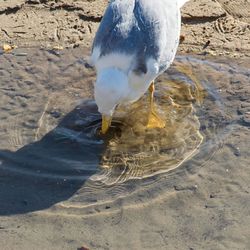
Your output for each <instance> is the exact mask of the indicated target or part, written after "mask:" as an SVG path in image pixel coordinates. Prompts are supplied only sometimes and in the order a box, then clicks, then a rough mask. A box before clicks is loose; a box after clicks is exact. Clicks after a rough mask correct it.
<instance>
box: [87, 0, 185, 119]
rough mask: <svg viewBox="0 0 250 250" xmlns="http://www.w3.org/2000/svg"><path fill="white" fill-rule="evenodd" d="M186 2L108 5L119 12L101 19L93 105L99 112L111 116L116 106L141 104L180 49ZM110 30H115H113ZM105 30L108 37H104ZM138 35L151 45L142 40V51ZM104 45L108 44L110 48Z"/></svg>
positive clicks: (140, 0)
mask: <svg viewBox="0 0 250 250" xmlns="http://www.w3.org/2000/svg"><path fill="white" fill-rule="evenodd" d="M185 2H187V0H157V1H155V0H127V1H126V2H125V1H124V0H113V1H112V2H111V3H110V4H112V7H114V6H116V9H115V11H114V12H111V11H108V12H106V13H107V15H110V16H106V18H104V19H103V20H104V21H103V23H102V24H101V30H99V33H98V34H97V37H98V39H97V42H96V43H94V47H93V52H92V56H91V63H92V65H93V66H95V68H96V71H97V80H96V83H95V100H96V103H97V106H98V110H99V112H100V113H102V114H104V115H108V116H111V115H112V114H113V112H114V110H115V108H116V106H117V105H119V104H127V103H130V102H134V101H136V100H138V99H139V98H140V97H141V96H142V95H143V94H144V93H145V92H146V91H147V89H148V88H149V86H150V83H151V82H152V81H153V80H154V79H155V78H156V77H157V76H158V75H159V74H160V73H162V72H163V71H164V70H166V69H167V68H168V67H169V66H170V64H171V63H172V61H173V60H174V57H175V54H176V51H177V47H178V41H179V35H180V26H181V16H180V8H181V6H182V5H183V4H184V3H185ZM135 7H136V8H137V9H135V10H134V8H135ZM110 10H111V9H110ZM117 20H118V21H117ZM145 20H146V21H145ZM142 23H145V25H144V26H143V24H142ZM149 24H150V25H149ZM110 27H111V28H112V27H114V28H112V30H110ZM146 29H147V30H146ZM106 30H108V31H109V33H108V34H109V35H110V36H106V34H105V32H104V31H106ZM141 30H143V31H141ZM116 32H118V33H116ZM136 32H137V33H136ZM142 32H144V33H142ZM145 34H146V36H145ZM140 35H142V36H143V37H144V38H145V40H148V41H149V42H148V43H147V42H144V41H142V40H140V39H139V42H140V43H139V44H141V46H137V45H138V44H136V41H134V40H135V39H134V37H135V38H138V37H139V36H140ZM147 38H148V39H147ZM123 39H130V40H129V41H131V44H132V45H134V47H133V46H130V45H129V46H128V43H123ZM110 41H112V43H111V42H110ZM106 42H109V43H108V45H107V46H106V44H105V43H106ZM113 44H114V48H113V47H112V45H113ZM124 44H125V45H124ZM105 46H106V47H105ZM119 46H121V47H119ZM156 48H157V49H156ZM146 50H147V52H146ZM141 67H142V68H141ZM143 67H145V70H144V68H143Z"/></svg>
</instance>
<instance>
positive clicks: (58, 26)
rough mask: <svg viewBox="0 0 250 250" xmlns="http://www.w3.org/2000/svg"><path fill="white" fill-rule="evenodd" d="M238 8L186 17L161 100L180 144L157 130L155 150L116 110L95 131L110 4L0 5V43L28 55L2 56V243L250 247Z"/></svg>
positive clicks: (245, 67) (243, 20)
mask: <svg viewBox="0 0 250 250" xmlns="http://www.w3.org/2000/svg"><path fill="white" fill-rule="evenodd" d="M236 3H239V1H230V2H228V1H218V2H214V1H206V3H205V4H204V3H203V1H200V2H199V3H198V2H195V1H191V2H190V3H188V4H187V5H186V6H185V8H184V9H183V17H184V19H183V22H184V25H183V34H185V41H184V42H183V43H182V44H181V46H180V49H179V54H178V56H177V58H176V61H175V63H174V65H173V66H172V67H171V68H170V69H169V70H168V72H167V73H165V74H164V75H163V76H161V77H160V78H159V79H158V90H157V93H156V96H157V98H158V102H157V107H158V110H159V111H160V112H162V114H163V115H164V114H166V113H168V112H170V110H172V111H173V113H170V115H169V116H166V119H168V117H172V119H170V118H169V122H170V123H171V122H174V126H173V127H174V128H177V129H176V130H171V131H170V132H171V134H173V135H174V136H175V137H174V136H173V138H174V141H175V142H176V141H177V142H178V139H179V140H180V139H182V141H180V142H179V144H178V143H176V144H174V143H173V140H171V137H169V134H167V133H166V134H164V133H162V132H160V131H156V132H155V133H156V135H154V136H155V137H159V138H161V140H159V143H160V145H158V144H157V141H156V142H155V143H152V149H153V152H154V153H155V154H152V155H151V154H150V152H151V150H150V149H148V148H147V145H144V144H145V142H146V143H147V144H149V143H151V142H152V141H153V140H152V135H150V134H145V132H144V131H141V130H138V127H139V128H141V127H143V125H140V126H138V127H136V123H133V124H129V126H131V125H134V126H135V127H133V131H134V133H135V134H129V132H128V131H129V130H127V127H126V125H123V126H121V124H123V122H124V124H128V123H129V121H126V120H122V119H121V118H120V117H119V115H118V117H117V119H118V120H119V121H120V122H121V123H117V124H115V127H116V129H114V130H113V131H112V133H113V134H112V135H111V136H110V137H109V138H100V137H98V136H96V134H95V133H94V132H95V131H96V129H97V128H98V126H99V124H100V115H99V114H98V113H97V110H96V107H95V105H94V104H93V102H92V101H91V100H92V99H93V81H94V79H95V73H94V71H93V69H91V68H90V67H89V65H88V64H87V60H88V54H89V50H90V48H89V46H90V44H91V40H92V38H93V35H94V32H95V30H96V28H97V26H98V22H99V21H100V18H101V16H102V12H103V9H104V7H105V1H39V0H38V1H36V0H35V1H33V0H32V1H24V0H23V1H15V0H13V1H5V2H3V3H1V4H0V23H1V26H0V32H1V33H0V34H1V37H0V41H1V43H4V42H7V43H10V44H14V45H17V46H18V47H19V48H18V49H15V50H13V51H11V52H10V53H2V52H1V54H0V61H1V64H0V79H1V86H0V88H1V89H0V120H1V124H0V185H1V187H0V204H1V206H0V216H1V220H0V242H1V245H2V247H1V249H4V250H8V249H11V250H15V249H58V250H59V249H78V248H80V247H81V246H84V247H86V248H89V249H114V250H116V249H124V250H125V249H136V250H137V249H164V250H165V249H170V250H172V249H178V250H179V249H188V250H191V249H240V250H241V249H244V250H247V249H249V246H250V240H249V234H250V230H249V224H250V214H249V206H250V196H249V192H250V190H249V181H250V170H249V164H250V160H249V156H250V155H249V148H250V143H249V141H250V140H249V135H250V132H249V125H250V118H249V112H250V103H249V100H250V88H249V80H250V71H249V66H250V62H249V60H250V59H249V39H250V38H249V37H250V36H249V13H250V12H249V11H246V9H247V8H249V5H248V2H246V1H242V3H244V4H245V5H244V6H243V5H241V7H239V6H238V5H237V4H236ZM44 16H46V17H48V18H46V19H44V18H43V17H44ZM31 21H32V22H31ZM39 25H40V26H39ZM204 27H205V28H204ZM197 37H199V39H197ZM197 40H198V41H197ZM207 41H210V44H209V45H208V46H207V47H206V48H203V47H204V45H205V44H206V43H207ZM55 46H62V47H63V48H68V49H63V50H56V49H53V47H55ZM41 48H42V49H41ZM224 56H226V57H224ZM180 68H181V69H182V70H180ZM183 72H184V73H183ZM180 82H181V83H182V85H180ZM166 83H169V84H166ZM197 83H199V84H200V88H199V86H197ZM177 85H178V86H184V87H185V89H187V90H190V93H191V94H192V97H194V99H195V101H193V100H191V99H190V98H189V96H188V95H186V94H185V95H184V92H183V90H184V89H183V88H180V89H178V88H177ZM166 92H169V93H171V95H172V97H173V98H174V100H175V101H176V102H177V103H179V104H180V105H181V106H182V108H181V110H180V109H179V110H174V108H172V107H171V106H170V104H169V103H167V102H165V101H164V100H165V98H164V94H163V93H166ZM185 93H189V92H188V91H187V92H185ZM83 100H84V101H83ZM146 102H147V98H146V97H145V98H144V99H142V100H141V104H138V107H137V108H139V109H140V108H141V107H142V106H143V107H144V106H145V103H146ZM140 105H142V106H140ZM185 105H186V106H185ZM189 107H192V109H191V110H190V109H189ZM144 109H145V107H144ZM164 109H165V110H164ZM135 110H136V108H135ZM145 110H146V109H145ZM145 110H144V111H145ZM188 110H189V111H188ZM121 113H122V112H121ZM176 114H177V115H176ZM134 116H135V117H138V114H137V113H136V112H135V113H134ZM138 120H140V119H138ZM142 123H143V121H142ZM170 123H169V127H170V128H171V124H170ZM178 124H179V126H180V127H181V126H183V127H185V129H180V130H178ZM172 125H173V124H172ZM93 131H94V132H93ZM142 135H143V136H142ZM197 135H201V136H202V140H201V141H199V138H200V137H199V136H198V137H197ZM133 136H134V138H139V139H140V140H137V141H136V140H131V138H132V139H133ZM150 136H151V137H150ZM150 138H151V139H150ZM190 138H191V139H190ZM126 139H130V140H126ZM170 142H171V143H170ZM200 142H201V144H200ZM169 143H170V144H169ZM178 145H181V147H180V146H178ZM132 146H133V147H132ZM131 147H132V148H133V151H129V150H128V149H131ZM141 147H143V152H146V153H145V155H139V154H138V152H139V151H140V150H141ZM124 150H125V151H126V150H127V151H126V153H127V154H122V153H123V152H124ZM147 150H148V151H147ZM185 153H187V155H189V154H191V155H190V157H184V162H183V163H182V164H181V165H180V164H178V161H170V160H171V159H172V160H176V159H180V160H181V157H180V156H181V155H182V156H184V155H185ZM131 155H132V157H131ZM135 156H136V157H137V156H138V157H137V158H136V157H135ZM163 156H168V157H169V158H163V162H164V160H165V164H163V163H162V162H161V161H157V160H159V159H162V158H161V157H163ZM128 157H130V158H128ZM178 157H179V158H178ZM117 159H118V160H117ZM138 159H139V160H140V161H139V162H140V164H139V165H138V166H137V165H136V163H137V162H138ZM133 160H134V161H133ZM167 160H168V161H167ZM148 162H150V164H149V167H147V168H146V167H145V168H143V169H142V168H141V169H140V166H141V165H142V164H144V163H148ZM157 162H160V164H158V165H157ZM167 162H168V164H166V163H167ZM105 165H109V166H112V167H111V168H105ZM124 166H126V168H124ZM131 166H132V168H130V167H131ZM133 166H136V168H133ZM145 166H146V165H145ZM159 166H160V167H159ZM174 166H175V167H174ZM177 166H178V167H177ZM176 167H177V168H176ZM131 169H132V170H131ZM171 169H172V170H171ZM169 170H170V171H169ZM143 171H144V172H143ZM150 171H151V172H150ZM149 173H150V174H149ZM144 175H145V176H147V178H141V177H142V176H144ZM121 176H122V178H119V177H121Z"/></svg>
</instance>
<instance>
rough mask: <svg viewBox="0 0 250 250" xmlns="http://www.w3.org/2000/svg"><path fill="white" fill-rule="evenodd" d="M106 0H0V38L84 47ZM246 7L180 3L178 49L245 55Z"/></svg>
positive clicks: (249, 52) (249, 28) (248, 51)
mask: <svg viewBox="0 0 250 250" xmlns="http://www.w3.org/2000/svg"><path fill="white" fill-rule="evenodd" d="M106 4H107V1H105V0H96V1H87V0H85V1H73V0H70V1H66V0H60V1H47V0H45V1H39V0H30V1H29V0H8V1H4V3H1V4H0V23H1V26H0V43H10V44H14V45H17V46H19V47H33V46H35V47H45V48H51V47H54V46H62V47H64V48H65V47H66V48H72V47H73V48H74V47H78V46H84V47H90V46H91V43H92V39H93V36H94V34H95V32H96V30H97V27H98V23H99V22H100V20H101V17H102V15H103V12H104V9H105V7H106ZM249 9H250V3H249V2H248V1H244V0H240V1H230V2H229V1H224V0H219V1H212V0H209V1H205V0H201V1H190V2H189V3H187V4H186V5H185V6H184V8H183V9H182V16H183V27H182V34H183V35H184V36H185V41H184V43H183V44H182V45H181V46H180V48H179V51H180V52H185V53H195V54H197V53H207V54H211V55H227V56H230V57H236V58H237V57H243V56H247V57H249V56H250V42H249V39H250V38H249V37H250V14H249V13H250V11H249ZM206 45H208V46H207V47H206ZM205 47H206V48H205Z"/></svg>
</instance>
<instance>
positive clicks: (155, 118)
mask: <svg viewBox="0 0 250 250" xmlns="http://www.w3.org/2000/svg"><path fill="white" fill-rule="evenodd" d="M148 90H149V92H150V111H149V116H148V124H147V128H164V127H165V122H164V121H163V120H162V119H161V118H160V117H159V115H158V114H157V113H156V112H155V109H154V91H155V86H154V82H152V83H151V85H150V87H149V89H148Z"/></svg>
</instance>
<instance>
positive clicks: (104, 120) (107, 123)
mask: <svg viewBox="0 0 250 250" xmlns="http://www.w3.org/2000/svg"><path fill="white" fill-rule="evenodd" d="M111 121H112V116H107V115H102V134H106V133H107V131H108V129H109V127H110V125H111Z"/></svg>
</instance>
